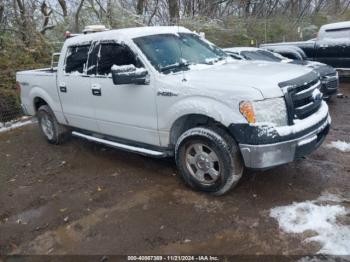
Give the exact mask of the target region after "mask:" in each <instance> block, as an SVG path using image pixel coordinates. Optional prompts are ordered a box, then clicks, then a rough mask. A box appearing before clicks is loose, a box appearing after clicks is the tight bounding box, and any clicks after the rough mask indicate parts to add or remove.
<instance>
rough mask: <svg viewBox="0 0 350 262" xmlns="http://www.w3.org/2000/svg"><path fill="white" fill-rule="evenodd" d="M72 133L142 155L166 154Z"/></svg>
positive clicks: (161, 155)
mask: <svg viewBox="0 0 350 262" xmlns="http://www.w3.org/2000/svg"><path fill="white" fill-rule="evenodd" d="M72 135H73V136H77V137H81V138H84V139H87V140H89V141H93V142H97V143H101V144H105V145H108V146H111V147H115V148H119V149H124V150H127V151H132V152H135V153H139V154H142V155H150V156H154V157H165V156H167V154H166V152H160V151H154V150H150V149H146V148H142V147H136V146H129V145H125V144H121V143H117V142H113V141H110V140H106V139H102V138H97V137H94V136H89V135H85V134H82V133H79V132H76V131H73V132H72Z"/></svg>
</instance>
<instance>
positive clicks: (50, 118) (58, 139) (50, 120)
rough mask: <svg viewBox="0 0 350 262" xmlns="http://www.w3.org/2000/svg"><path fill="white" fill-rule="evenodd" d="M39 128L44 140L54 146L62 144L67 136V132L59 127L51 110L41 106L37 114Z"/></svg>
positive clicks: (61, 126) (63, 127)
mask: <svg viewBox="0 0 350 262" xmlns="http://www.w3.org/2000/svg"><path fill="white" fill-rule="evenodd" d="M37 117H38V122H39V127H40V130H41V132H42V133H43V135H44V136H45V138H46V140H47V141H48V142H49V143H51V144H55V145H59V144H62V143H63V142H64V141H65V140H66V139H67V137H68V136H69V130H68V129H67V128H66V127H65V126H63V125H60V124H59V123H58V122H57V119H56V117H55V115H54V113H53V112H52V110H51V108H50V107H49V106H47V105H43V106H41V107H40V108H39V109H38V113H37Z"/></svg>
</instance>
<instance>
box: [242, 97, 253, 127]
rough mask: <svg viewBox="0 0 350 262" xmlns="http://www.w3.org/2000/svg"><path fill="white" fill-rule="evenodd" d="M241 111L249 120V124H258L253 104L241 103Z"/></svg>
mask: <svg viewBox="0 0 350 262" xmlns="http://www.w3.org/2000/svg"><path fill="white" fill-rule="evenodd" d="M239 111H240V112H241V114H242V115H243V116H244V117H245V118H246V119H247V121H248V123H249V124H255V123H256V118H255V113H254V107H253V104H252V103H251V102H248V101H244V102H241V103H240V104H239Z"/></svg>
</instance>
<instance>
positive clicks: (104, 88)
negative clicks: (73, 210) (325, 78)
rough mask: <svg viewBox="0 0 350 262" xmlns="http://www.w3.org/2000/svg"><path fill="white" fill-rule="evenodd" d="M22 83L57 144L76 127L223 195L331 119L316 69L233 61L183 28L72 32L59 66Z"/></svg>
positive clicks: (301, 145)
mask: <svg viewBox="0 0 350 262" xmlns="http://www.w3.org/2000/svg"><path fill="white" fill-rule="evenodd" d="M17 81H18V83H19V85H20V87H21V99H22V106H23V109H24V111H25V112H26V113H27V114H28V115H37V116H38V120H39V126H40V128H41V130H42V132H43V134H44V135H45V137H46V139H47V140H48V141H49V142H50V143H53V144H60V143H62V142H63V141H64V138H65V137H66V136H67V135H70V134H72V135H74V136H77V137H80V138H84V139H88V140H91V141H95V142H98V143H102V144H105V145H109V146H112V147H116V148H120V149H124V150H128V151H132V152H136V153H140V154H144V155H149V156H154V157H169V156H171V157H175V159H176V163H177V166H178V169H179V171H180V173H181V175H182V177H183V178H184V180H185V181H186V182H187V184H189V185H190V186H192V187H193V188H195V189H197V190H202V191H205V192H211V193H213V194H216V195H220V194H224V193H225V192H227V191H228V190H229V189H230V188H232V187H233V186H234V185H236V184H237V182H238V181H239V179H240V178H241V176H242V173H243V169H244V167H247V168H253V169H266V168H271V167H274V166H277V165H281V164H285V163H288V162H291V161H293V160H294V159H296V158H299V157H302V156H305V155H307V154H309V153H311V152H312V151H313V150H315V149H316V148H317V147H318V146H319V145H320V144H321V143H322V142H323V140H324V138H325V136H326V134H327V132H328V130H329V126H330V116H329V113H328V106H327V104H326V103H325V102H323V101H322V96H321V93H320V92H319V90H318V86H319V85H320V81H319V78H318V75H317V74H316V73H314V72H313V71H312V70H310V69H307V68H304V67H300V66H294V65H287V64H286V65H284V64H277V63H276V64H273V63H270V64H266V63H258V62H239V61H235V60H234V59H232V58H230V57H229V56H227V54H226V53H225V52H224V51H222V50H221V49H220V48H218V47H216V46H215V45H213V44H211V43H209V42H208V41H206V40H204V39H202V38H201V37H200V36H198V35H197V34H195V33H193V32H191V31H189V30H187V29H185V28H182V27H142V28H130V29H121V30H111V31H106V32H99V33H91V34H86V35H81V36H75V37H72V38H70V39H68V40H66V42H65V43H64V46H63V48H62V51H61V55H60V58H59V61H58V66H57V68H48V69H38V70H31V71H23V72H18V73H17Z"/></svg>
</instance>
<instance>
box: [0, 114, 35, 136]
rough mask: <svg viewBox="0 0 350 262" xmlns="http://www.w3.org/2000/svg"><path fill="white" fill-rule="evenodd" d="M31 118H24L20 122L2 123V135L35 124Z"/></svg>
mask: <svg viewBox="0 0 350 262" xmlns="http://www.w3.org/2000/svg"><path fill="white" fill-rule="evenodd" d="M35 122H36V121H34V120H33V119H31V118H28V117H23V118H21V119H20V120H19V121H11V122H6V123H1V122H0V133H4V132H8V131H11V130H12V129H16V128H19V127H22V126H26V125H30V124H33V123H35Z"/></svg>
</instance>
